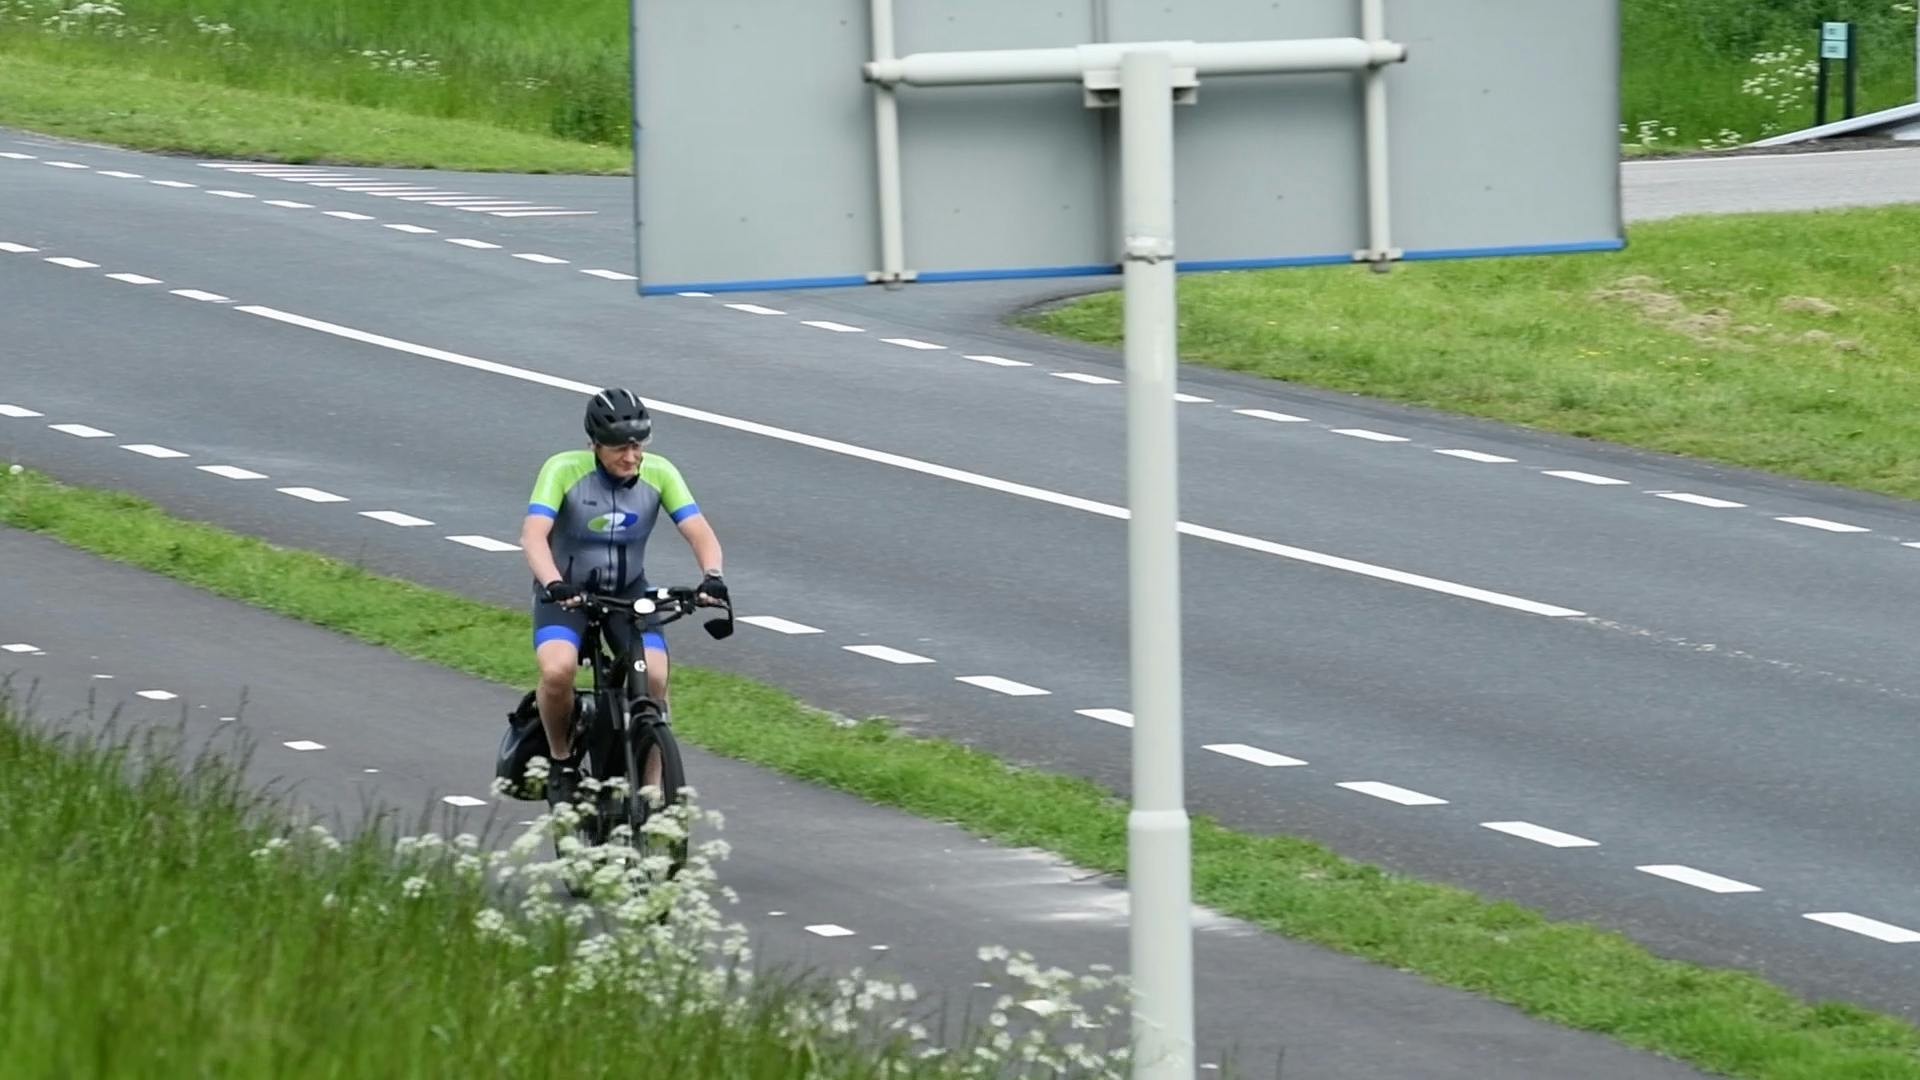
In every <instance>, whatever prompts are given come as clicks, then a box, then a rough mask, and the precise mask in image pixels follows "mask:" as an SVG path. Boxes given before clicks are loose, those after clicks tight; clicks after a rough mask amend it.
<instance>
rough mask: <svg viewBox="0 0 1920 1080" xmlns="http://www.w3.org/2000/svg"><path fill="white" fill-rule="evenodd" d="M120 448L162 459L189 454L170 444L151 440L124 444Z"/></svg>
mask: <svg viewBox="0 0 1920 1080" xmlns="http://www.w3.org/2000/svg"><path fill="white" fill-rule="evenodd" d="M120 449H122V450H131V451H133V452H134V453H136V454H142V455H145V456H146V457H150V458H160V459H162V460H165V459H168V458H183V457H186V456H187V455H186V454H185V453H183V452H181V451H179V450H175V449H173V448H172V447H170V446H160V445H158V444H156V443H150V442H137V443H127V444H126V445H125V446H122V447H121V448H120Z"/></svg>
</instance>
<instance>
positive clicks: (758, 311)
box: [680, 293, 786, 315]
mask: <svg viewBox="0 0 1920 1080" xmlns="http://www.w3.org/2000/svg"><path fill="white" fill-rule="evenodd" d="M680 295H681V296H693V295H695V294H694V293H681V294H680ZM698 295H700V296H710V295H712V294H711V293H700V294H698ZM726 306H727V307H730V308H732V309H733V310H735V311H744V312H746V313H747V314H748V315H785V314H786V312H784V311H781V310H780V309H779V308H770V307H761V306H760V305H759V304H728V305H726Z"/></svg>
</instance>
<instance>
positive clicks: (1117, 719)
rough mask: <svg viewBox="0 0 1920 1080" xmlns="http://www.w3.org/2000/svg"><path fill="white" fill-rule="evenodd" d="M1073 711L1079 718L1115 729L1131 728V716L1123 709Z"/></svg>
mask: <svg viewBox="0 0 1920 1080" xmlns="http://www.w3.org/2000/svg"><path fill="white" fill-rule="evenodd" d="M1073 711H1074V712H1075V713H1078V714H1079V715H1081V716H1084V717H1087V718H1089V719H1092V720H1098V721H1100V722H1102V723H1106V724H1112V725H1113V726H1115V727H1125V728H1130V727H1132V726H1133V714H1132V713H1130V712H1128V711H1127V710H1125V709H1075V710H1073Z"/></svg>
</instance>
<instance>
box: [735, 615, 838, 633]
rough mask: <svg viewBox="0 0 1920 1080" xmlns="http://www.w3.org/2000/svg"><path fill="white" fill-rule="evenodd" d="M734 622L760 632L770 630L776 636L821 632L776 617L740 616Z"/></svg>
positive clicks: (813, 627) (815, 628) (816, 628)
mask: <svg viewBox="0 0 1920 1080" xmlns="http://www.w3.org/2000/svg"><path fill="white" fill-rule="evenodd" d="M734 621H735V622H743V623H746V624H747V625H748V626H757V627H759V628H760V629H762V630H771V631H773V632H774V633H776V634H818V633H822V632H823V631H822V630H821V629H820V628H819V627H817V626H808V625H807V624H806V623H797V622H794V621H793V620H791V619H783V618H781V617H780V616H778V615H742V616H740V617H739V618H737V619H735V620H734Z"/></svg>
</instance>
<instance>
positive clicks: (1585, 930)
mask: <svg viewBox="0 0 1920 1080" xmlns="http://www.w3.org/2000/svg"><path fill="white" fill-rule="evenodd" d="M0 523H4V524H6V525H9V526H13V527H16V528H26V529H33V530H36V531H39V532H42V533H45V534H48V535H50V536H53V537H56V538H59V539H61V540H63V541H65V542H68V543H71V544H75V545H78V546H80V547H83V548H86V549H88V550H92V551H95V552H98V553H100V554H102V555H105V556H108V557H112V558H117V559H121V560H124V561H127V562H130V563H133V564H136V565H139V566H143V567H145V568H147V569H150V570H153V571H156V572H160V573H164V574H168V575H171V576H173V577H176V578H179V579H181V580H183V581H187V582H190V583H193V584H195V585H198V586H200V587H203V588H207V589H210V590H212V591H214V592H217V593H220V594H223V595H226V596H230V597H233V598H235V599H239V600H243V601H246V602H249V603H253V604H256V605H258V606H261V607H265V608H268V609H271V610H274V611H279V612H283V613H285V614H287V615H290V616H293V617H295V618H300V619H304V620H306V621H309V622H312V623H315V624H318V625H321V626H326V627H331V628H333V629H336V630H339V631H341V632H344V633H348V634H352V635H354V636H356V637H359V638H362V639H364V640H367V641H370V642H373V643H376V644H380V645H385V646H388V647H391V648H394V649H397V650H399V651H401V652H404V653H407V654H409V655H413V656H417V657H420V658H423V659H426V660H431V661H434V662H437V663H441V664H444V665H446V666H448V667H451V668H455V669H458V670H462V671H466V672H470V673H472V674H475V675H478V676H481V677H484V678H488V679H492V680H495V681H498V682H500V683H502V684H506V685H503V687H502V695H503V700H504V699H505V698H506V697H507V696H510V695H511V694H512V693H513V691H512V690H511V689H510V687H512V686H518V685H525V684H527V682H528V681H529V680H530V679H531V678H532V676H533V671H532V670H531V668H530V666H529V662H530V658H529V657H528V655H527V651H526V649H525V638H526V627H525V613H524V612H522V611H519V610H516V609H508V608H502V607H496V606H492V605H488V604H482V603H477V602H474V601H471V600H467V599H465V598H461V597H457V596H449V595H443V594H438V593H435V592H433V591H432V590H428V589H426V588H424V587H422V586H419V585H415V584H412V583H408V582H401V581H395V580H392V579H385V578H380V577H377V576H375V575H373V574H370V573H368V572H366V571H364V570H361V569H358V568H355V567H353V566H349V565H347V564H345V563H342V562H339V561H337V560H334V559H330V558H325V557H322V556H318V555H314V554H311V553H306V552H300V551H292V550H286V549H281V548H276V547H274V546H272V545H269V544H266V543H264V542H262V541H259V540H256V539H253V538H249V537H241V536H236V535H233V534H230V533H226V532H223V531H221V530H218V529H215V528H213V527H210V526H207V525H204V524H200V523H194V522H187V521H182V520H179V519H175V518H172V517H169V516H168V515H166V514H164V513H162V512H161V511H159V510H158V509H156V508H155V507H153V506H152V505H150V504H148V503H145V502H143V501H141V500H138V499H135V498H132V497H129V496H125V495H119V494H111V493H105V492H94V491H88V490H84V489H75V488H70V487H64V486H61V485H58V484H55V483H54V482H52V481H50V480H48V479H47V478H45V477H43V476H40V475H38V474H35V473H32V472H23V473H21V474H20V475H18V476H13V477H0ZM429 598H430V599H429ZM674 693H675V698H676V702H677V704H678V705H679V706H680V707H679V709H678V710H677V711H678V713H679V723H678V725H677V726H679V727H680V728H681V729H682V730H683V732H684V733H685V735H686V736H687V737H688V738H689V739H690V741H692V742H695V743H698V744H700V745H703V746H706V747H709V748H711V749H713V750H716V751H718V752H720V753H724V754H729V755H732V756H735V757H739V758H743V759H746V760H749V761H755V762H759V763H761V764H765V765H769V766H772V767H774V768H777V769H780V770H783V771H785V772H788V773H790V774H793V775H795V776H798V777H802V778H804V779H808V780H813V781H818V782H821V783H826V784H830V785H833V786H836V787H839V788H842V789H845V790H848V791H852V792H855V793H858V794H860V795H863V796H866V797H868V798H870V799H874V800H876V801H878V802H883V803H887V804H891V805H895V806H900V807H903V808H905V809H908V810H912V811H915V812H917V813H921V814H925V815H928V816H931V817H936V818H941V819H946V820H951V821H955V822H958V823H960V824H961V825H963V826H965V827H967V828H969V829H972V830H975V831H977V832H979V833H981V834H982V835H986V836H991V837H994V838H997V839H999V840H1002V841H1006V842H1009V843H1016V844H1030V845H1034V846H1039V847H1043V848H1047V849H1050V850H1053V851H1057V852H1059V853H1061V854H1063V855H1064V856H1066V857H1067V858H1069V859H1071V860H1073V861H1074V862H1076V863H1078V864H1080V865H1083V866H1087V867H1093V868H1099V869H1104V870H1114V871H1121V870H1124V869H1125V864H1126V805H1125V804H1124V803H1123V802H1122V801H1120V800H1119V799H1117V798H1116V797H1115V796H1114V795H1113V794H1112V793H1111V792H1108V791H1105V790H1103V789H1101V788H1099V787H1097V786H1095V785H1093V784H1091V783H1088V782H1086V781H1083V780H1078V779H1074V778H1069V777H1064V776H1057V775H1048V774H1044V773H1039V772H1035V771H1032V770H1028V769H1022V768H1018V767H1014V766H1010V765H1008V764H1006V763H1004V762H1001V761H999V760H997V759H995V758H993V757H990V756H988V755H985V754H982V753H979V752H976V751H973V750H970V749H967V748H964V747H960V746H957V745H954V744H951V743H946V742H941V741H937V740H929V739H922V738H916V737H910V736H907V735H904V734H901V733H899V732H897V731H895V730H893V729H892V728H891V727H890V726H889V725H887V724H886V723H884V722H883V721H878V720H870V721H867V722H863V723H860V724H858V725H855V726H852V727H844V726H841V725H838V724H836V723H834V722H833V721H832V720H830V719H829V718H827V717H824V716H821V715H819V714H818V713H816V712H814V711H812V710H809V709H807V708H805V707H804V706H803V705H801V704H800V703H798V702H796V701H794V700H793V699H792V698H791V697H789V696H788V695H786V694H783V693H781V692H779V691H777V690H774V689H772V688H770V687H766V686H763V685H758V684H755V683H752V682H749V681H747V680H743V679H739V678H735V677H731V676H726V675H722V674H718V673H714V672H709V671H700V670H696V669H692V668H682V669H680V670H679V671H677V672H676V686H675V691H674ZM1193 853H1194V869H1193V881H1194V891H1195V896H1196V898H1197V899H1198V900H1200V901H1202V902H1204V903H1207V904H1209V905H1211V906H1213V907H1214V908H1216V909H1220V910H1223V911H1226V912H1229V913H1232V914H1235V915H1239V916H1242V917H1244V918H1247V919H1250V920H1253V921H1255V922H1257V923H1259V924H1261V925H1263V926H1266V927H1269V928H1271V929H1273V930H1276V931H1279V932H1281V933H1285V934H1289V935H1292V936H1295V937H1298V938H1303V939H1306V940H1311V941H1316V942H1321V943H1324V944H1326V945H1329V946H1332V947H1335V948H1339V949H1343V950H1346V951H1349V952H1352V953H1355V954H1358V955H1360V956H1363V957H1367V958H1369V959H1371V960H1374V961H1377V962H1380V963H1384V964H1390V965H1393V966H1395V967H1400V968H1404V969H1408V970H1412V971H1417V972H1420V973H1422V974H1424V975H1425V976H1427V977H1428V978H1431V979H1433V980H1435V981H1438V982H1441V983H1447V984H1451V985H1454V986H1459V987H1464V988H1468V989H1472V990H1476V991H1480V992H1483V993H1486V994H1489V995H1491V996H1493V997H1496V998H1499V999H1501V1000H1505V1001H1509V1002H1512V1003H1514V1004H1516V1005H1518V1006H1519V1007H1521V1008H1523V1009H1525V1010H1527V1011H1528V1012H1530V1013H1532V1014H1534V1015H1536V1016H1539V1017H1542V1018H1545V1019H1549V1020H1553V1021H1557V1022H1560V1023H1564V1024H1568V1025H1571V1026H1575V1027H1581V1028H1587V1029H1591V1030H1594V1031H1599V1032H1604V1033H1607V1034H1610V1035H1612V1036H1614V1037H1616V1038H1619V1039H1621V1040H1623V1041H1625V1042H1628V1043H1630V1044H1633V1045H1637V1046H1642V1047H1647V1048H1650V1049H1654V1050H1657V1051H1661V1052H1664V1053H1667V1054H1670V1055H1673V1056H1675V1057H1678V1058H1682V1059H1685V1060H1688V1061H1691V1062H1695V1063H1697V1064H1699V1065H1701V1066H1704V1067H1706V1068H1708V1069H1712V1070H1715V1071H1719V1072H1724V1073H1727V1074H1729V1075H1734V1076H1742V1077H1765V1078H1770V1080H1815V1078H1819V1080H1833V1078H1836V1077H1860V1078H1866V1077H1875V1078H1880V1077H1916V1078H1920V1031H1916V1030H1915V1028H1913V1027H1912V1026H1911V1025H1908V1024H1906V1023H1904V1022H1902V1021H1900V1020H1898V1019H1895V1018H1890V1017H1886V1016H1881V1015H1878V1014H1875V1013H1872V1012H1870V1011H1868V1010H1865V1009H1861V1008H1857V1007H1854V1006H1850V1005H1846V1004H1838V1003H1822V1004H1807V1003H1803V1002H1801V1001H1799V1000H1797V999H1795V998H1794V997H1793V996H1792V995H1789V994H1787V993H1785V992H1783V991H1781V990H1779V989H1777V988H1775V987H1773V986H1771V985H1769V984H1768V983H1766V982H1764V981H1763V980H1761V979H1759V978H1757V977H1755V976H1753V975H1749V974H1746V973H1742V972H1737V971H1722V970H1711V969H1707V968H1702V967H1699V966H1696V965H1691V964H1685V963H1679V962H1674V961H1669V960H1664V959H1661V958H1658V957H1655V956H1653V955H1651V954H1649V953H1648V952H1647V951H1646V950H1644V949H1643V948H1641V947H1640V946H1638V945H1635V944H1633V943H1632V942H1630V941H1628V940H1627V939H1625V938H1624V937H1622V936H1620V935H1618V934H1614V933H1608V932H1603V931H1600V930H1597V929H1595V928H1592V927H1589V926H1584V925H1578V924H1571V923H1557V922H1553V921H1550V920H1548V919H1547V918H1545V917H1543V916H1542V915H1540V914H1539V913H1538V912H1535V911H1531V910H1528V909H1526V908H1523V907H1520V906H1518V905H1515V904H1512V903H1508V902H1496V901H1488V900H1484V899H1482V898H1480V897H1478V896H1475V895H1473V894H1471V893H1468V892H1465V891H1463V890H1460V889H1456V888H1451V887H1447V886H1443V885H1435V884H1431V883H1427V882H1422V881H1417V880H1412V879H1409V878H1405V877H1401V876H1397V875H1394V874H1391V873H1387V872H1384V871H1382V870H1380V869H1379V868H1376V867H1371V866H1367V865H1363V864H1359V863H1355V862H1353V861H1350V860H1347V859H1343V858H1340V857H1339V856H1337V855H1335V854H1333V853H1332V852H1330V851H1328V850H1326V849H1325V848H1323V847H1321V846H1319V845H1317V844H1314V843H1311V842H1307V841H1303V840H1299V839H1294V838H1290V837H1284V836H1266V835H1251V834H1247V833H1242V832H1237V831H1234V830H1231V829H1227V828H1224V827H1222V826H1221V825H1219V824H1218V823H1217V822H1214V821H1212V820H1210V819H1208V818H1206V817H1205V816H1199V817H1196V819H1195V822H1194V833H1193Z"/></svg>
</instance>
